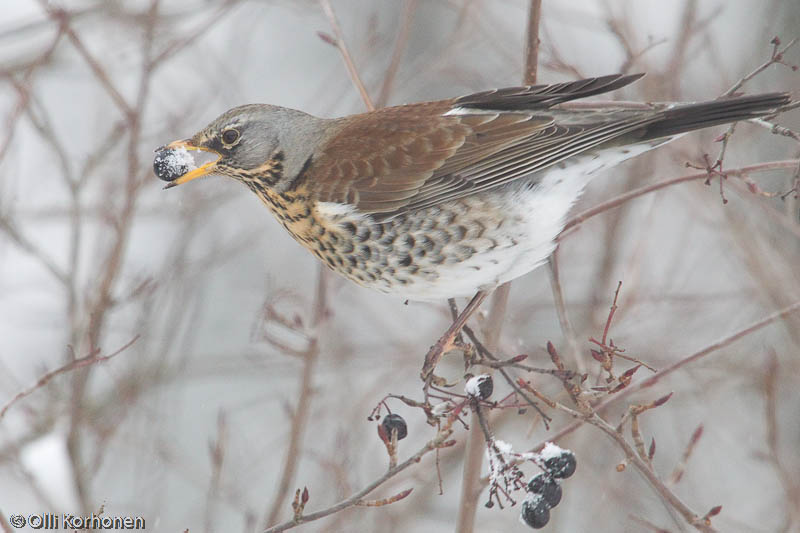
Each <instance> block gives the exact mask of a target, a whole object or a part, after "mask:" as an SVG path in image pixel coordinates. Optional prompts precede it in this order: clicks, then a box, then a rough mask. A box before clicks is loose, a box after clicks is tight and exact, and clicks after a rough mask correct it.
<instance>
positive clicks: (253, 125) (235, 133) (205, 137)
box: [167, 104, 329, 191]
mask: <svg viewBox="0 0 800 533" xmlns="http://www.w3.org/2000/svg"><path fill="white" fill-rule="evenodd" d="M328 123H329V121H327V120H324V119H320V118H317V117H313V116H311V115H308V114H306V113H303V112H302V111H297V110H294V109H287V108H285V107H278V106H273V105H266V104H249V105H243V106H239V107H234V108H233V109H230V110H229V111H226V112H225V113H223V114H222V115H220V116H219V117H217V118H216V119H214V120H213V121H212V122H211V123H210V124H209V125H208V126H206V127H205V128H203V129H202V130H200V131H199V132H197V133H196V134H195V135H194V136H192V137H191V138H189V139H186V140H183V141H175V142H173V143H170V144H169V145H167V148H173V149H175V148H185V149H187V150H202V151H205V152H210V153H213V154H215V155H217V156H218V159H217V160H215V161H212V162H210V163H206V164H204V165H201V166H200V167H199V168H196V169H194V170H192V171H191V172H188V173H187V174H184V175H183V176H181V177H179V178H178V179H176V180H174V181H172V182H171V183H170V186H173V185H179V184H181V183H185V182H187V181H191V180H193V179H195V178H199V177H201V176H205V175H207V174H224V175H226V176H231V177H233V178H236V179H237V180H239V181H243V182H251V181H259V182H261V183H262V184H263V185H266V186H269V187H272V188H274V189H276V190H278V191H280V190H283V189H285V188H286V187H287V186H288V185H289V183H291V180H293V179H294V178H295V177H296V176H297V174H298V173H299V172H300V170H301V169H302V168H303V165H304V164H305V162H306V161H307V160H308V158H309V157H310V156H311V155H312V153H313V151H314V148H315V147H316V145H317V143H318V142H319V140H320V138H321V137H322V136H323V134H324V133H325V130H326V128H327V125H328Z"/></svg>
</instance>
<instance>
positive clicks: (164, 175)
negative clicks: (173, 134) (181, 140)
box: [153, 147, 195, 181]
mask: <svg viewBox="0 0 800 533" xmlns="http://www.w3.org/2000/svg"><path fill="white" fill-rule="evenodd" d="M194 168H195V165H194V159H192V156H191V154H189V152H188V151H187V150H186V148H183V147H180V148H167V149H165V150H159V151H158V152H156V157H155V159H153V172H155V173H156V176H158V178H159V179H161V180H163V181H174V180H176V179H178V178H180V177H181V176H183V175H184V174H186V173H187V172H189V171H190V170H193V169H194Z"/></svg>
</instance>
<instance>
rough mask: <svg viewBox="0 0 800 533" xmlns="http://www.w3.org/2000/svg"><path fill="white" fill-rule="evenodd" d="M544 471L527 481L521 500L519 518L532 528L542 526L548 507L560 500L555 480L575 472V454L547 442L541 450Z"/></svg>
mask: <svg viewBox="0 0 800 533" xmlns="http://www.w3.org/2000/svg"><path fill="white" fill-rule="evenodd" d="M542 459H543V460H544V469H545V471H544V472H542V473H541V474H538V475H537V476H535V477H534V478H532V479H531V480H530V481H529V482H528V487H527V489H528V495H527V496H526V497H525V499H524V500H523V501H522V515H521V516H520V519H521V520H522V521H523V522H524V523H525V524H527V525H529V526H531V527H532V528H534V529H539V528H542V527H544V526H545V525H546V524H547V522H549V521H550V509H552V508H553V507H555V506H556V505H558V502H560V501H561V485H560V484H559V482H558V481H557V480H559V479H566V478H568V477H570V476H571V475H572V474H574V473H575V467H576V466H577V461H576V460H575V454H574V453H572V452H571V451H569V450H562V449H561V448H559V447H558V446H555V445H553V444H551V443H547V446H546V447H545V449H544V450H542Z"/></svg>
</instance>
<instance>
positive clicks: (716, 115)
mask: <svg viewBox="0 0 800 533" xmlns="http://www.w3.org/2000/svg"><path fill="white" fill-rule="evenodd" d="M790 101H791V97H790V95H789V94H788V93H767V94H757V95H754V96H738V97H732V98H724V99H719V100H712V101H710V102H702V103H699V104H679V105H678V106H676V107H675V108H673V109H669V110H667V111H665V112H664V118H663V119H662V120H659V121H657V122H654V123H653V124H650V125H649V126H647V128H646V129H645V132H644V139H645V140H648V139H658V138H659V137H669V136H671V135H677V134H679V133H685V132H687V131H692V130H698V129H701V128H708V127H711V126H716V125H718V124H727V123H729V122H736V121H737V120H748V119H751V118H758V117H762V116H764V115H769V114H770V113H772V112H774V111H775V110H776V108H778V107H781V106H783V105H786V104H788V103H789V102H790Z"/></svg>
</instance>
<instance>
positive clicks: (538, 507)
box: [520, 492, 550, 529]
mask: <svg viewBox="0 0 800 533" xmlns="http://www.w3.org/2000/svg"><path fill="white" fill-rule="evenodd" d="M520 520H522V522H523V523H524V524H526V525H529V526H531V527H532V528H533V529H540V528H543V527H544V526H546V525H547V522H549V521H550V506H549V505H548V504H547V502H546V501H545V500H544V497H543V496H542V495H541V494H533V493H532V492H529V493H528V495H527V496H526V497H525V499H524V500H523V501H522V513H521V514H520Z"/></svg>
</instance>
